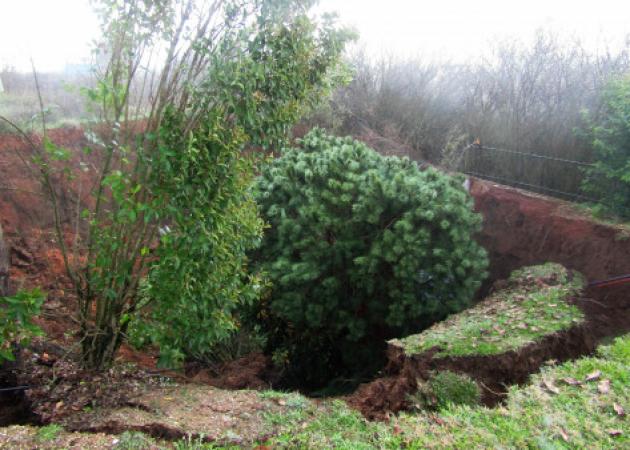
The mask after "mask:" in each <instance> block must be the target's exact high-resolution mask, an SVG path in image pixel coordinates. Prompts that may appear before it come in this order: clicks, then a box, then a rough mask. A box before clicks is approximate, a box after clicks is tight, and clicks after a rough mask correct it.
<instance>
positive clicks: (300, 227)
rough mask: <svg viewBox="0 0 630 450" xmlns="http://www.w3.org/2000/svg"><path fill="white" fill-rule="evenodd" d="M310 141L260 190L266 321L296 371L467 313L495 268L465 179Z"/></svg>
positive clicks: (318, 134) (359, 148)
mask: <svg viewBox="0 0 630 450" xmlns="http://www.w3.org/2000/svg"><path fill="white" fill-rule="evenodd" d="M301 143H302V148H299V149H298V148H293V149H287V150H285V151H284V152H283V154H282V156H281V157H280V158H277V159H275V160H274V161H273V162H272V163H271V164H270V165H269V166H267V167H265V169H264V170H263V172H262V174H261V176H260V178H259V182H258V194H257V195H258V198H257V199H258V202H259V204H260V206H261V210H262V213H263V216H264V218H265V219H266V220H267V221H268V222H269V224H270V229H269V230H268V232H267V233H266V235H265V237H264V239H263V244H262V247H261V249H260V251H259V253H258V256H257V258H258V262H259V264H260V266H261V268H262V269H263V270H265V271H266V272H267V273H268V275H269V277H270V279H271V281H272V283H273V289H272V293H271V295H270V298H269V299H268V302H266V304H265V307H264V308H263V313H262V317H263V318H267V319H268V323H269V324H270V325H269V326H270V328H271V335H272V336H271V339H270V343H271V345H272V346H275V347H276V348H275V350H276V352H277V353H276V354H278V352H279V351H280V349H282V350H284V352H285V353H284V354H285V355H286V356H287V357H288V362H289V363H290V365H293V367H295V366H296V365H300V366H301V367H302V368H304V367H307V366H309V363H308V362H307V361H305V360H308V361H311V363H313V364H316V365H318V364H323V365H326V364H331V365H336V364H337V363H338V361H334V359H335V358H336V357H338V356H339V355H340V354H346V357H347V356H350V357H352V356H354V355H358V354H359V352H360V347H365V345H364V344H365V342H366V339H367V340H374V341H378V340H379V339H382V338H384V337H387V336H391V335H392V334H397V333H402V332H406V331H411V330H412V329H413V330H417V329H418V328H417V327H419V326H424V325H428V324H430V323H432V322H433V321H435V320H437V319H440V318H442V317H444V316H445V315H446V314H449V313H453V312H456V311H459V310H461V309H462V308H464V307H465V306H467V305H468V304H469V302H470V301H471V299H472V297H473V294H474V293H475V291H476V290H477V288H478V287H479V285H480V283H481V281H482V279H483V277H484V275H485V272H484V271H485V268H486V265H487V259H486V254H485V251H484V250H483V249H482V248H481V247H480V246H479V245H478V244H477V243H476V242H475V241H474V240H473V239H472V234H473V233H474V232H475V231H476V230H478V228H479V225H480V222H481V220H480V217H479V216H478V215H477V214H475V213H474V212H473V211H472V200H471V198H470V196H469V195H468V193H467V192H466V191H465V190H464V188H463V187H462V179H461V178H459V177H453V176H450V175H446V174H444V173H442V172H439V171H437V170H435V169H433V168H426V169H422V170H421V169H420V168H419V167H418V166H417V164H416V163H415V162H412V161H410V160H408V159H399V158H396V157H382V156H380V155H379V154H377V153H376V152H375V151H373V150H372V149H370V148H368V147H367V146H365V145H364V144H362V143H360V142H357V141H353V140H352V139H350V138H336V137H330V136H327V135H325V134H324V133H323V132H322V131H321V130H314V131H312V132H311V133H309V134H308V135H307V136H306V137H305V138H304V139H303V140H302V142H301ZM331 347H333V348H337V349H341V348H343V351H342V352H340V353H337V356H335V354H334V352H333V353H332V354H331V353H330V352H327V350H331ZM370 352H371V353H372V352H373V350H370ZM314 353H316V354H314ZM371 356H372V358H374V355H373V354H372V355H371ZM327 358H328V360H329V361H327ZM298 360H299V361H298ZM320 361H321V363H320ZM327 371H328V370H327V369H325V370H322V373H325V372H327ZM315 372H316V371H315V370H309V375H308V376H313V377H315V378H317V376H316V374H315ZM314 382H315V381H314Z"/></svg>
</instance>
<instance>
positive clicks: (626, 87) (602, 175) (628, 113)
mask: <svg viewBox="0 0 630 450" xmlns="http://www.w3.org/2000/svg"><path fill="white" fill-rule="evenodd" d="M587 136H588V140H589V141H591V143H592V146H593V149H594V150H595V157H596V162H595V164H594V165H593V167H590V168H588V169H587V171H586V179H585V180H584V183H583V188H584V190H585V191H586V192H588V193H589V194H591V195H594V196H595V197H596V198H597V199H598V200H600V208H601V209H602V210H605V211H608V212H612V213H614V214H617V215H619V216H620V217H623V218H626V219H628V218H630V77H626V78H622V79H618V80H615V81H613V82H611V83H610V84H609V85H608V87H607V88H606V89H605V90H604V93H603V111H602V112H601V113H600V114H599V116H598V118H597V119H596V120H594V121H593V122H592V123H591V124H590V127H589V129H588V131H587Z"/></svg>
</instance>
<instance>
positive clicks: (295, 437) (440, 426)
mask: <svg viewBox="0 0 630 450" xmlns="http://www.w3.org/2000/svg"><path fill="white" fill-rule="evenodd" d="M589 374H591V375H592V374H596V375H599V376H598V377H597V378H596V379H594V380H591V381H587V377H588V375H589ZM576 382H579V384H575V383H576ZM607 385H609V388H608V390H606V389H604V388H603V387H602V386H607ZM629 386H630V335H627V336H625V337H623V338H619V339H617V340H615V341H614V342H613V344H612V345H610V346H606V347H603V348H601V349H600V350H599V352H598V355H596V356H595V357H590V358H582V359H579V360H577V361H574V362H568V363H565V364H563V365H561V366H557V367H547V368H546V369H544V370H543V371H542V372H541V373H540V374H537V375H535V376H533V377H532V380H531V383H530V384H529V385H528V386H524V387H518V386H515V387H512V388H511V389H510V392H509V397H508V400H507V403H506V405H505V406H501V407H498V408H495V409H488V408H485V407H481V406H450V407H448V408H447V409H446V410H443V411H441V412H440V413H439V414H437V415H436V414H429V413H419V414H408V413H405V414H401V415H400V416H399V417H395V418H392V420H391V421H390V423H381V422H369V421H367V420H365V419H363V417H361V415H360V414H359V413H357V412H356V411H352V410H350V409H349V408H348V407H347V406H346V405H345V404H344V403H343V402H341V401H332V402H325V403H322V404H319V405H316V404H314V403H309V405H308V406H307V407H306V408H305V409H304V410H303V411H302V413H301V414H300V415H299V416H292V417H287V418H286V420H284V421H283V423H284V426H283V429H282V430H281V433H280V434H279V435H278V436H276V437H274V438H272V439H270V440H269V441H268V442H266V443H265V444H266V445H270V446H273V448H299V449H311V448H312V449H325V448H338V449H373V448H383V449H398V448H411V449H424V448H439V449H445V448H457V449H469V448H519V449H520V448H522V449H530V448H542V449H573V448H598V449H616V448H619V449H620V448H629V446H630V423H629V420H628V417H624V416H623V415H621V414H620V411H621V409H620V408H623V409H624V410H625V411H630V388H629ZM615 407H617V410H615ZM273 420H274V422H275V423H278V422H281V418H279V417H274V419H273Z"/></svg>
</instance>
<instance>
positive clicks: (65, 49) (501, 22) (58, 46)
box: [0, 0, 630, 71]
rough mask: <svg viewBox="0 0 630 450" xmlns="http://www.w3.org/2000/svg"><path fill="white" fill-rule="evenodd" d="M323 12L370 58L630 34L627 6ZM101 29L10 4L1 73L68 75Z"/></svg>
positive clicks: (400, 0) (458, 1)
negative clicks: (543, 37) (538, 37)
mask: <svg viewBox="0 0 630 450" xmlns="http://www.w3.org/2000/svg"><path fill="white" fill-rule="evenodd" d="M317 10H318V11H337V12H338V13H339V15H340V18H341V21H342V22H343V23H347V24H350V25H352V26H354V27H355V28H356V29H357V30H358V31H359V33H360V35H361V40H360V42H359V43H358V44H357V45H358V46H360V47H365V48H366V49H367V51H368V53H369V54H373V55H380V54H382V53H387V54H389V53H393V54H398V55H404V56H409V55H413V56H418V55H422V56H425V57H430V58H440V59H452V60H470V59H474V58H477V57H479V56H480V55H481V54H483V52H484V49H485V48H486V47H487V45H488V43H489V42H492V41H496V40H500V39H505V38H519V39H522V40H528V39H530V38H531V37H532V36H533V34H534V33H535V31H536V30H537V29H540V28H546V29H549V30H552V31H554V32H557V33H559V34H560V35H562V36H563V37H564V38H566V39H567V40H568V39H572V38H576V37H579V40H580V41H581V42H582V44H583V45H584V46H586V47H587V48H589V49H591V50H595V49H599V50H602V49H604V48H606V47H611V48H615V47H619V46H620V45H621V43H622V42H623V41H624V40H625V38H626V34H627V32H628V28H627V24H628V21H629V20H630V2H624V1H619V0H603V1H598V2H592V1H567V0H560V1H553V2H549V1H543V0H533V1H529V2H506V1H500V0H479V1H475V2H471V1H465V0H445V1H440V2H422V1H417V0H390V1H386V2H385V1H375V0H371V1H365V0H343V1H339V0H322V1H320V4H319V6H318V8H317ZM97 35H98V22H97V20H96V18H95V16H94V14H93V13H92V11H91V7H90V4H89V1H88V0H57V1H54V2H53V1H49V0H23V1H20V2H13V1H8V0H3V1H2V2H1V6H0V43H1V44H0V67H2V66H7V65H8V66H12V67H15V68H17V69H18V70H22V71H27V70H30V58H31V57H32V58H33V60H34V62H35V64H36V66H37V67H38V69H39V70H41V71H59V70H63V69H64V67H65V66H66V65H67V64H78V63H82V62H83V61H84V59H85V58H86V57H87V56H88V55H89V48H90V42H91V40H92V39H94V38H95V37H96V36H97Z"/></svg>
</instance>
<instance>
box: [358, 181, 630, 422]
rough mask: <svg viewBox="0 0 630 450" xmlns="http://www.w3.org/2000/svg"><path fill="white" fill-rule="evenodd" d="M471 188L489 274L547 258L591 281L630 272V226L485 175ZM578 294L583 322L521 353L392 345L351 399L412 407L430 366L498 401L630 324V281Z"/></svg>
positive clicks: (383, 407) (377, 415) (380, 413)
mask: <svg viewBox="0 0 630 450" xmlns="http://www.w3.org/2000/svg"><path fill="white" fill-rule="evenodd" d="M471 194H472V195H473V197H474V199H475V207H476V209H477V211H478V212H480V213H481V214H482V215H483V218H484V222H483V229H482V231H481V232H480V233H479V235H478V237H477V238H478V240H479V242H480V243H481V244H482V245H483V246H484V247H485V248H486V249H487V250H488V253H489V256H490V274H491V275H490V277H489V279H490V280H499V279H504V278H507V277H508V276H509V274H510V273H511V272H512V271H513V270H515V269H517V268H520V267H524V266H531V265H535V264H541V263H544V262H557V263H560V264H562V265H564V266H565V267H567V268H568V269H574V270H578V271H580V272H581V273H583V274H584V275H585V276H586V277H587V280H588V281H590V282H592V281H596V280H602V279H607V278H611V277H614V276H618V275H623V274H628V273H630V233H629V229H628V228H625V229H624V228H623V227H620V226H614V225H608V224H602V223H597V222H595V221H593V220H592V219H590V218H588V217H585V216H584V215H581V214H579V213H577V212H576V211H575V209H574V208H572V207H571V205H570V204H568V203H566V202H562V201H559V200H554V199H550V198H547V197H543V196H540V195H536V194H530V193H528V192H524V191H520V190H518V189H513V188H508V187H505V186H500V185H495V184H491V183H488V182H485V181H480V180H473V183H472V188H471ZM488 287H489V286H486V287H485V288H484V289H482V294H481V295H484V294H485V293H487V291H488ZM575 301H576V304H577V305H578V306H579V307H580V308H581V309H582V310H583V311H584V313H585V316H586V323H585V324H584V325H580V326H576V327H574V328H572V329H570V330H567V331H564V332H560V333H556V334H554V335H551V336H548V337H546V338H544V339H543V340H541V341H540V342H536V343H533V344H531V345H529V346H527V347H524V348H522V349H520V350H519V351H515V352H507V353H504V354H501V355H496V356H483V357H482V356H479V357H462V358H434V357H433V354H434V353H435V351H431V352H426V353H423V354H420V355H414V356H413V357H408V356H406V355H404V353H403V351H402V349H401V348H399V347H394V346H390V347H389V348H388V360H389V364H388V366H387V368H386V373H388V374H389V376H388V377H385V378H381V379H377V380H375V381H373V382H371V383H367V384H364V385H362V386H360V387H359V389H358V390H357V391H356V392H355V393H354V394H352V395H351V396H350V397H349V398H348V399H347V400H348V403H349V404H350V405H351V406H353V407H355V408H357V409H359V410H360V411H361V412H362V413H363V414H364V415H365V416H366V417H368V418H370V419H384V418H386V417H387V416H388V415H389V413H392V412H394V413H395V412H397V411H400V410H403V409H406V408H407V407H408V404H407V400H406V399H407V395H408V394H409V393H412V392H414V391H415V390H416V388H417V382H416V380H417V379H427V378H428V376H429V372H430V371H434V370H451V371H455V372H463V373H467V374H469V375H471V376H472V377H473V378H475V379H476V380H478V381H480V382H481V383H482V387H483V388H484V389H483V390H484V392H483V401H484V403H486V404H487V405H492V404H496V402H497V401H499V400H501V397H502V396H503V394H504V392H505V386H507V385H510V384H520V383H524V382H526V381H527V378H528V376H529V375H530V374H531V373H534V372H537V371H538V370H539V368H540V366H541V365H542V364H543V363H545V361H548V360H556V361H564V360H568V359H573V358H577V357H580V356H583V355H585V354H588V353H591V352H592V351H593V350H594V348H595V347H596V345H597V343H598V341H599V340H600V339H601V338H604V337H609V336H615V335H618V334H620V333H623V332H626V331H628V330H630V285H618V286H614V287H602V288H588V289H586V290H585V292H584V293H583V295H582V296H581V297H580V298H577V299H575Z"/></svg>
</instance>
